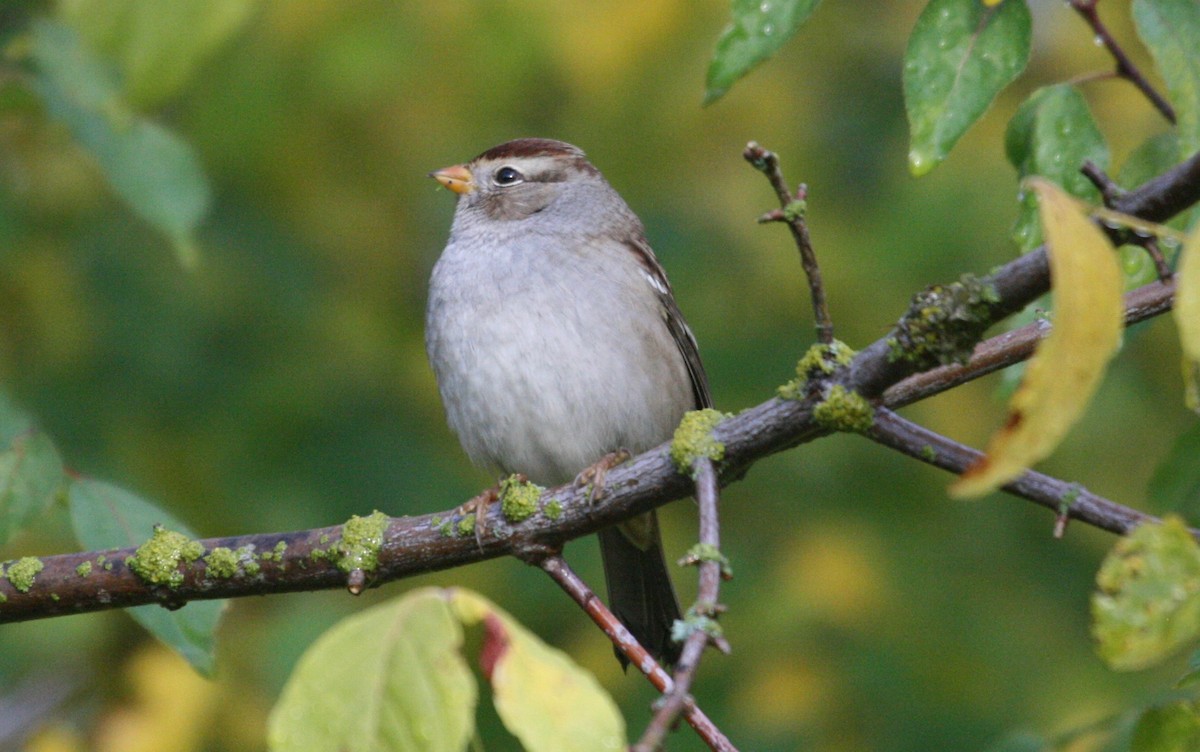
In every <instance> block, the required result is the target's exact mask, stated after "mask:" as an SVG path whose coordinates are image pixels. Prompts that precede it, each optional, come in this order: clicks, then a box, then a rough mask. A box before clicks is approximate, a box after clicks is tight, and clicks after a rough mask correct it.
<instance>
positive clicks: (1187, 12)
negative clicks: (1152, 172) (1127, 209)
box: [1133, 0, 1200, 159]
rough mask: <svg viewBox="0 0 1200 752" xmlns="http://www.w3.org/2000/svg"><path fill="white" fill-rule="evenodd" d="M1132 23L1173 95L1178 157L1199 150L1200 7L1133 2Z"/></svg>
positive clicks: (1166, 0)
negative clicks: (1199, 43)
mask: <svg viewBox="0 0 1200 752" xmlns="http://www.w3.org/2000/svg"><path fill="white" fill-rule="evenodd" d="M1133 20H1134V23H1135V24H1136V25H1137V31H1138V35H1139V36H1141V38H1142V42H1143V43H1145V45H1146V47H1147V48H1149V50H1150V54H1151V55H1152V56H1153V57H1154V62H1155V64H1156V65H1157V66H1158V70H1159V72H1160V73H1162V77H1163V80H1165V81H1166V82H1167V91H1168V92H1169V93H1170V95H1171V104H1172V105H1173V106H1174V107H1175V115H1176V126H1177V128H1178V131H1179V157H1180V158H1181V159H1186V158H1187V157H1190V156H1191V155H1192V154H1194V153H1195V152H1196V151H1197V150H1198V149H1200V46H1197V42H1196V40H1198V39H1200V4H1197V3H1196V2H1195V0H1134V3H1133Z"/></svg>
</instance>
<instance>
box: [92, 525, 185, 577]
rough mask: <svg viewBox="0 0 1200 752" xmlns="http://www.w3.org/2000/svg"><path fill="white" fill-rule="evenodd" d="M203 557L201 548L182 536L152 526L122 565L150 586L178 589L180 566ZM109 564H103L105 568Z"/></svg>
mask: <svg viewBox="0 0 1200 752" xmlns="http://www.w3.org/2000/svg"><path fill="white" fill-rule="evenodd" d="M203 555H204V546H203V545H202V544H201V543H200V542H199V541H194V540H191V539H190V538H188V537H187V536H186V535H184V534H183V533H179V532H176V531H174V530H167V529H166V528H165V527H163V526H162V525H155V526H154V534H153V535H151V536H150V539H149V540H147V541H146V542H145V543H143V544H142V545H140V546H138V549H137V551H135V552H134V553H133V556H130V557H129V558H128V559H126V560H125V565H126V566H128V567H129V569H130V571H132V572H133V573H134V574H136V575H137V576H138V577H139V578H141V580H142V581H143V582H146V583H149V584H151V585H166V586H167V587H172V588H175V587H179V586H180V585H182V584H183V572H181V571H179V566H180V565H181V564H185V563H190V562H193V561H195V560H197V559H199V558H200V557H201V556H203ZM108 568H109V565H107V564H106V565H105V569H108Z"/></svg>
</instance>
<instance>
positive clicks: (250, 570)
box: [242, 559, 262, 577]
mask: <svg viewBox="0 0 1200 752" xmlns="http://www.w3.org/2000/svg"><path fill="white" fill-rule="evenodd" d="M242 569H244V570H245V571H246V575H247V576H248V577H254V576H256V575H257V574H258V573H259V572H261V571H262V566H261V565H260V564H259V563H258V562H257V561H255V560H253V559H251V560H249V561H247V562H246V563H245V564H243V565H242Z"/></svg>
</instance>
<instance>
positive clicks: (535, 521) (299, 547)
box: [0, 154, 1200, 623]
mask: <svg viewBox="0 0 1200 752" xmlns="http://www.w3.org/2000/svg"><path fill="white" fill-rule="evenodd" d="M1198 200H1200V154H1197V155H1194V156H1193V157H1191V158H1190V159H1188V160H1187V161H1186V162H1184V163H1183V164H1181V165H1179V166H1177V167H1176V168H1174V169H1172V170H1170V171H1169V172H1167V173H1165V174H1164V175H1162V176H1159V177H1158V178H1155V179H1154V180H1151V181H1149V182H1147V183H1146V184H1144V185H1142V186H1141V187H1139V188H1138V189H1136V190H1134V191H1131V192H1129V193H1128V194H1126V195H1124V196H1122V197H1121V199H1120V200H1119V201H1118V204H1119V205H1118V207H1117V208H1118V209H1119V210H1120V211H1123V212H1125V213H1128V214H1135V215H1138V216H1140V217H1143V218H1145V219H1148V220H1151V221H1156V222H1159V221H1163V220H1165V219H1167V218H1169V217H1170V216H1172V215H1173V214H1175V213H1178V212H1179V211H1182V210H1183V209H1185V208H1187V207H1188V206H1190V205H1191V204H1193V203H1195V202H1197V201H1198ZM984 281H986V282H987V283H988V284H990V285H991V286H992V287H993V289H994V291H995V293H996V296H997V300H996V302H994V303H990V304H989V305H988V307H987V311H986V314H985V316H986V320H987V321H992V322H994V321H997V320H999V319H1001V318H1003V317H1004V316H1006V315H1008V314H1010V313H1012V312H1014V311H1016V310H1019V309H1020V308H1021V307H1023V306H1024V305H1026V304H1027V303H1029V302H1030V301H1032V300H1033V299H1035V298H1036V297H1037V296H1039V295H1041V294H1042V293H1043V292H1045V291H1046V289H1047V288H1048V286H1049V270H1048V267H1047V264H1046V257H1045V251H1044V249H1039V250H1036V251H1033V252H1031V253H1029V254H1026V255H1024V256H1021V257H1020V258H1017V259H1015V260H1013V261H1011V262H1009V263H1008V264H1006V265H1004V266H1003V267H1001V268H1000V269H999V270H998V271H996V272H995V273H993V274H992V275H990V276H988V277H986V278H984ZM1173 289H1174V288H1173V287H1171V286H1170V285H1164V284H1162V283H1157V282H1156V283H1152V284H1151V285H1147V286H1146V287H1144V288H1141V290H1138V291H1134V293H1131V294H1130V296H1129V299H1128V300H1129V302H1130V304H1131V309H1130V312H1129V314H1128V317H1129V318H1131V319H1136V320H1140V319H1141V318H1142V317H1145V316H1149V315H1154V314H1155V313H1161V312H1162V311H1165V310H1168V309H1169V307H1170V300H1171V292H1172V291H1173ZM890 336H891V335H889V336H888V337H883V338H881V339H880V340H877V341H876V342H874V343H872V344H871V345H869V346H867V347H866V348H864V349H863V350H861V351H860V352H859V353H858V354H857V355H856V356H855V357H854V359H853V361H852V362H851V363H850V365H849V366H848V367H847V368H845V369H844V370H842V371H840V372H838V373H837V374H835V375H834V376H833V377H832V378H833V381H834V383H836V384H840V385H842V386H844V387H845V388H846V389H848V390H851V391H855V392H857V393H858V394H860V395H863V396H866V397H870V398H875V399H876V400H877V401H880V402H881V403H882V404H883V405H884V406H893V405H898V404H907V402H908V401H912V400H914V399H920V398H923V397H924V396H929V395H930V394H936V393H938V392H941V391H944V390H945V389H948V388H950V387H951V386H953V385H955V384H957V383H961V380H962V379H968V378H974V377H975V376H978V375H980V374H981V373H983V372H986V371H984V370H980V369H978V368H976V370H974V371H972V370H971V364H968V365H967V366H966V368H967V370H966V371H962V372H958V375H957V376H955V377H954V378H950V376H949V374H951V373H953V368H954V367H947V368H949V369H951V370H947V371H942V372H941V373H940V375H939V376H935V377H932V378H930V377H922V378H921V379H917V380H915V381H913V382H909V385H908V387H904V388H901V387H898V388H897V391H896V392H893V393H892V394H890V395H889V394H887V393H886V392H887V390H888V389H889V388H890V387H892V386H893V385H896V384H897V383H898V382H900V381H901V380H903V379H905V378H907V377H910V376H913V375H914V374H916V373H917V372H918V371H920V370H926V369H927V366H926V368H924V369H923V368H922V367H921V366H920V365H919V364H915V363H913V362H911V361H908V360H904V359H900V358H894V357H892V354H891V353H892V346H891V345H890V344H889V341H888V340H889V338H890ZM1002 336H1003V335H1002ZM997 367H999V366H997ZM939 379H943V380H940V381H939ZM814 405H815V398H813V397H810V398H807V399H804V400H785V399H780V398H772V399H769V400H767V401H766V402H763V403H761V404H759V405H756V406H754V407H751V408H749V409H747V410H745V411H743V412H742V413H740V414H739V415H737V416H735V417H731V418H728V419H726V420H725V421H723V422H722V423H721V424H720V425H718V426H717V427H716V429H714V431H713V434H714V438H715V439H716V440H718V441H720V442H722V443H723V444H724V446H725V459H724V460H723V461H722V463H721V464H720V466H719V467H718V468H717V470H718V473H719V478H720V481H721V483H722V484H726V483H728V482H730V481H731V480H733V479H736V478H738V477H740V476H741V475H742V474H744V473H745V472H746V470H747V469H748V468H749V467H750V466H751V465H753V464H754V463H755V462H757V461H758V460H760V459H762V458H763V457H766V456H768V455H771V454H775V453H777V452H780V451H783V450H786V449H789V448H791V447H794V446H797V445H799V444H801V443H804V442H807V441H811V440H813V439H815V438H818V437H820V436H823V435H826V434H828V433H829V430H828V429H827V428H824V427H822V426H820V425H819V424H818V423H817V422H816V421H815V420H814V419H813V407H814ZM606 489H607V491H608V493H607V494H606V496H605V499H604V500H603V501H602V502H601V503H598V504H594V505H593V504H589V503H588V500H587V498H586V489H576V488H573V487H572V486H563V487H560V488H556V489H551V490H549V491H547V492H546V493H545V494H543V496H542V498H541V509H542V510H543V513H541V514H535V515H534V516H533V517H531V518H529V519H528V520H525V521H524V522H522V523H520V524H517V525H514V524H510V523H509V522H507V521H506V520H505V519H504V517H503V514H502V509H501V506H502V505H499V504H495V505H491V506H490V507H489V508H488V509H487V514H488V515H489V520H488V525H487V533H486V534H485V535H483V536H481V538H480V541H479V542H478V543H476V540H475V538H474V535H473V532H469V533H465V534H459V533H458V530H457V523H458V522H459V520H458V518H456V517H454V512H443V513H442V514H441V515H422V516H418V517H404V518H395V519H391V520H390V521H389V522H388V525H387V529H386V532H385V535H384V539H383V545H382V547H381V549H380V550H379V556H378V566H377V567H376V568H375V569H374V570H372V571H369V572H365V573H364V574H365V575H366V577H365V581H364V584H365V585H366V586H367V587H373V586H377V585H379V584H381V583H383V582H388V581H391V580H395V579H400V578H403V577H408V576H411V575H414V574H419V573H423V572H429V571H434V570H442V569H449V568H453V567H457V566H461V565H463V564H468V563H471V562H476V561H481V560H483V559H490V558H495V557H498V556H507V555H521V554H522V552H528V551H529V550H531V547H533V548H536V547H538V546H545V547H549V548H555V547H557V546H560V545H561V544H562V543H563V542H565V541H567V540H571V539H574V538H578V537H581V536H583V535H586V534H588V533H591V532H594V531H596V530H598V529H600V528H602V527H606V526H609V525H613V524H616V523H617V522H620V521H623V520H626V519H629V518H630V517H633V516H635V515H637V514H640V513H642V512H645V511H649V510H650V509H653V508H655V507H658V506H661V505H663V504H666V503H667V502H669V501H673V500H675V499H679V498H682V497H684V496H688V495H690V493H691V490H692V489H691V484H690V483H689V481H688V479H687V478H685V477H684V476H682V475H680V474H679V473H678V472H677V471H676V469H675V467H674V465H673V463H672V461H671V459H670V457H669V456H668V446H667V445H665V444H664V445H662V446H659V447H656V448H654V449H651V450H650V451H648V452H645V453H643V454H641V455H639V456H637V457H635V458H633V459H632V460H631V461H629V462H627V463H625V464H623V465H620V466H618V467H615V468H613V469H612V470H611V471H610V472H609V474H608V476H607V481H606ZM549 509H553V510H554V512H553V515H548V514H546V513H545V511H546V510H549ZM1102 526H1103V525H1102ZM1105 529H1124V528H1122V527H1120V526H1112V525H1110V526H1107V527H1105ZM341 537H342V528H341V527H340V526H336V527H328V528H318V529H315V530H306V531H299V532H292V533H282V534H280V533H269V534H260V535H244V536H235V537H230V538H214V539H207V540H203V541H200V542H201V543H202V544H203V546H204V549H205V551H211V550H212V549H213V548H214V547H217V546H221V547H225V548H229V549H232V550H234V551H237V550H241V549H243V548H245V549H246V550H248V551H250V552H254V553H257V554H262V553H266V552H269V551H273V550H275V547H276V545H277V544H279V543H280V542H282V543H283V544H284V545H285V546H286V550H284V551H283V552H282V553H281V555H280V556H279V557H278V558H277V559H271V560H266V559H262V560H260V565H261V566H260V569H259V571H258V572H256V573H255V574H253V575H251V574H249V573H246V572H244V571H240V570H239V573H238V574H236V575H235V576H232V577H227V578H219V577H215V576H213V575H211V574H210V573H209V572H208V570H207V566H206V564H205V561H204V559H203V558H201V559H198V560H196V561H194V562H192V563H190V564H184V563H181V564H180V565H179V571H180V572H181V573H182V575H183V579H182V583H181V584H180V585H179V586H178V587H168V586H166V585H151V584H147V583H145V582H143V581H142V580H141V579H140V578H139V577H138V576H137V575H136V574H134V573H133V572H132V571H130V570H129V568H128V567H127V565H126V564H125V561H126V559H127V558H129V557H131V556H133V555H134V550H133V549H117V550H109V551H95V552H87V553H74V554H62V555H57V556H46V557H41V558H40V560H39V561H40V563H41V564H42V565H43V569H42V570H41V571H40V572H39V573H38V574H37V575H36V577H35V578H34V582H33V583H32V586H31V587H29V588H28V589H27V590H19V589H17V588H16V587H15V586H14V585H13V583H12V582H11V581H10V580H8V579H5V580H0V596H3V602H0V623H3V622H10V621H22V620H27V619H38V618H45V617H50V616H59V615H66V614H74V613H84V612H90V611H100V610H106V609H112V608H124V607H128V606H137V605H143V604H147V603H160V604H162V605H165V606H168V607H178V606H180V605H182V604H184V603H186V602H188V601H190V600H197V599H213V598H231V597H241V596H248V595H263V594H266V593H284V592H295V591H304V590H319V589H329V588H334V587H343V586H345V585H346V584H347V581H348V580H349V579H350V572H347V571H343V570H342V569H341V568H339V566H338V564H339V561H338V557H336V556H333V557H330V556H329V551H330V550H331V549H336V546H337V544H338V542H339V541H340V540H341ZM318 552H320V553H321V555H317V554H318ZM102 556H103V557H104V559H103V561H100V557H102ZM85 562H86V563H90V564H91V565H92V566H91V571H90V573H89V574H88V575H87V576H84V575H83V574H81V573H80V571H77V567H80V565H82V564H84V563H85Z"/></svg>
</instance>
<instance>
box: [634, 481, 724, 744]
mask: <svg viewBox="0 0 1200 752" xmlns="http://www.w3.org/2000/svg"><path fill="white" fill-rule="evenodd" d="M694 471H695V473H696V504H697V505H698V506H699V510H700V546H701V547H702V548H701V549H700V551H701V553H700V554H695V555H693V556H692V557H691V559H690V563H695V564H698V566H699V569H700V587H699V591H698V592H697V595H696V604H695V605H694V606H693V607H692V608H691V609H690V610H689V613H688V620H689V621H691V622H693V626H692V630H693V631H692V633H691V634H689V635H688V636H687V639H686V640H685V641H684V644H683V650H682V652H681V655H680V658H679V663H678V664H677V665H676V667H675V673H674V676H673V677H672V686H671V688H670V689H669V690H668V691H667V692H666V694H665V696H664V697H663V698H662V699H661V700H660V701H659V703H658V709H657V710H656V711H655V713H654V717H653V718H652V719H651V721H650V723H649V725H647V727H646V731H645V732H644V733H643V734H642V738H641V739H640V740H639V741H638V743H637V744H635V745H634V746H633V752H653V751H654V750H657V749H659V748H660V747H661V746H662V743H663V741H664V740H665V739H666V738H667V734H668V733H669V732H670V730H671V727H672V726H674V725H675V721H676V720H677V719H678V718H679V714H680V713H681V712H684V710H685V709H686V708H687V704H688V703H689V702H690V701H691V695H689V694H688V692H689V691H690V690H691V686H692V680H693V679H694V678H695V676H696V671H697V669H698V668H699V667H700V656H701V655H702V654H703V652H704V648H705V647H706V646H707V645H708V644H709V642H713V641H715V642H716V643H717V645H718V646H719V647H720V648H721V649H722V651H723V652H729V646H728V644H727V643H726V642H725V639H724V637H722V636H721V635H720V633H718V632H716V631H715V627H716V617H717V616H718V615H719V613H720V610H721V606H720V604H719V603H718V600H717V598H718V592H719V590H720V587H721V578H722V571H723V568H724V564H723V560H722V559H721V558H720V548H721V527H720V522H719V521H718V516H717V501H718V493H719V487H718V484H717V473H716V471H715V470H714V469H713V464H712V460H710V459H709V458H707V457H701V458H699V459H697V460H696V464H695V465H694Z"/></svg>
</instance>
